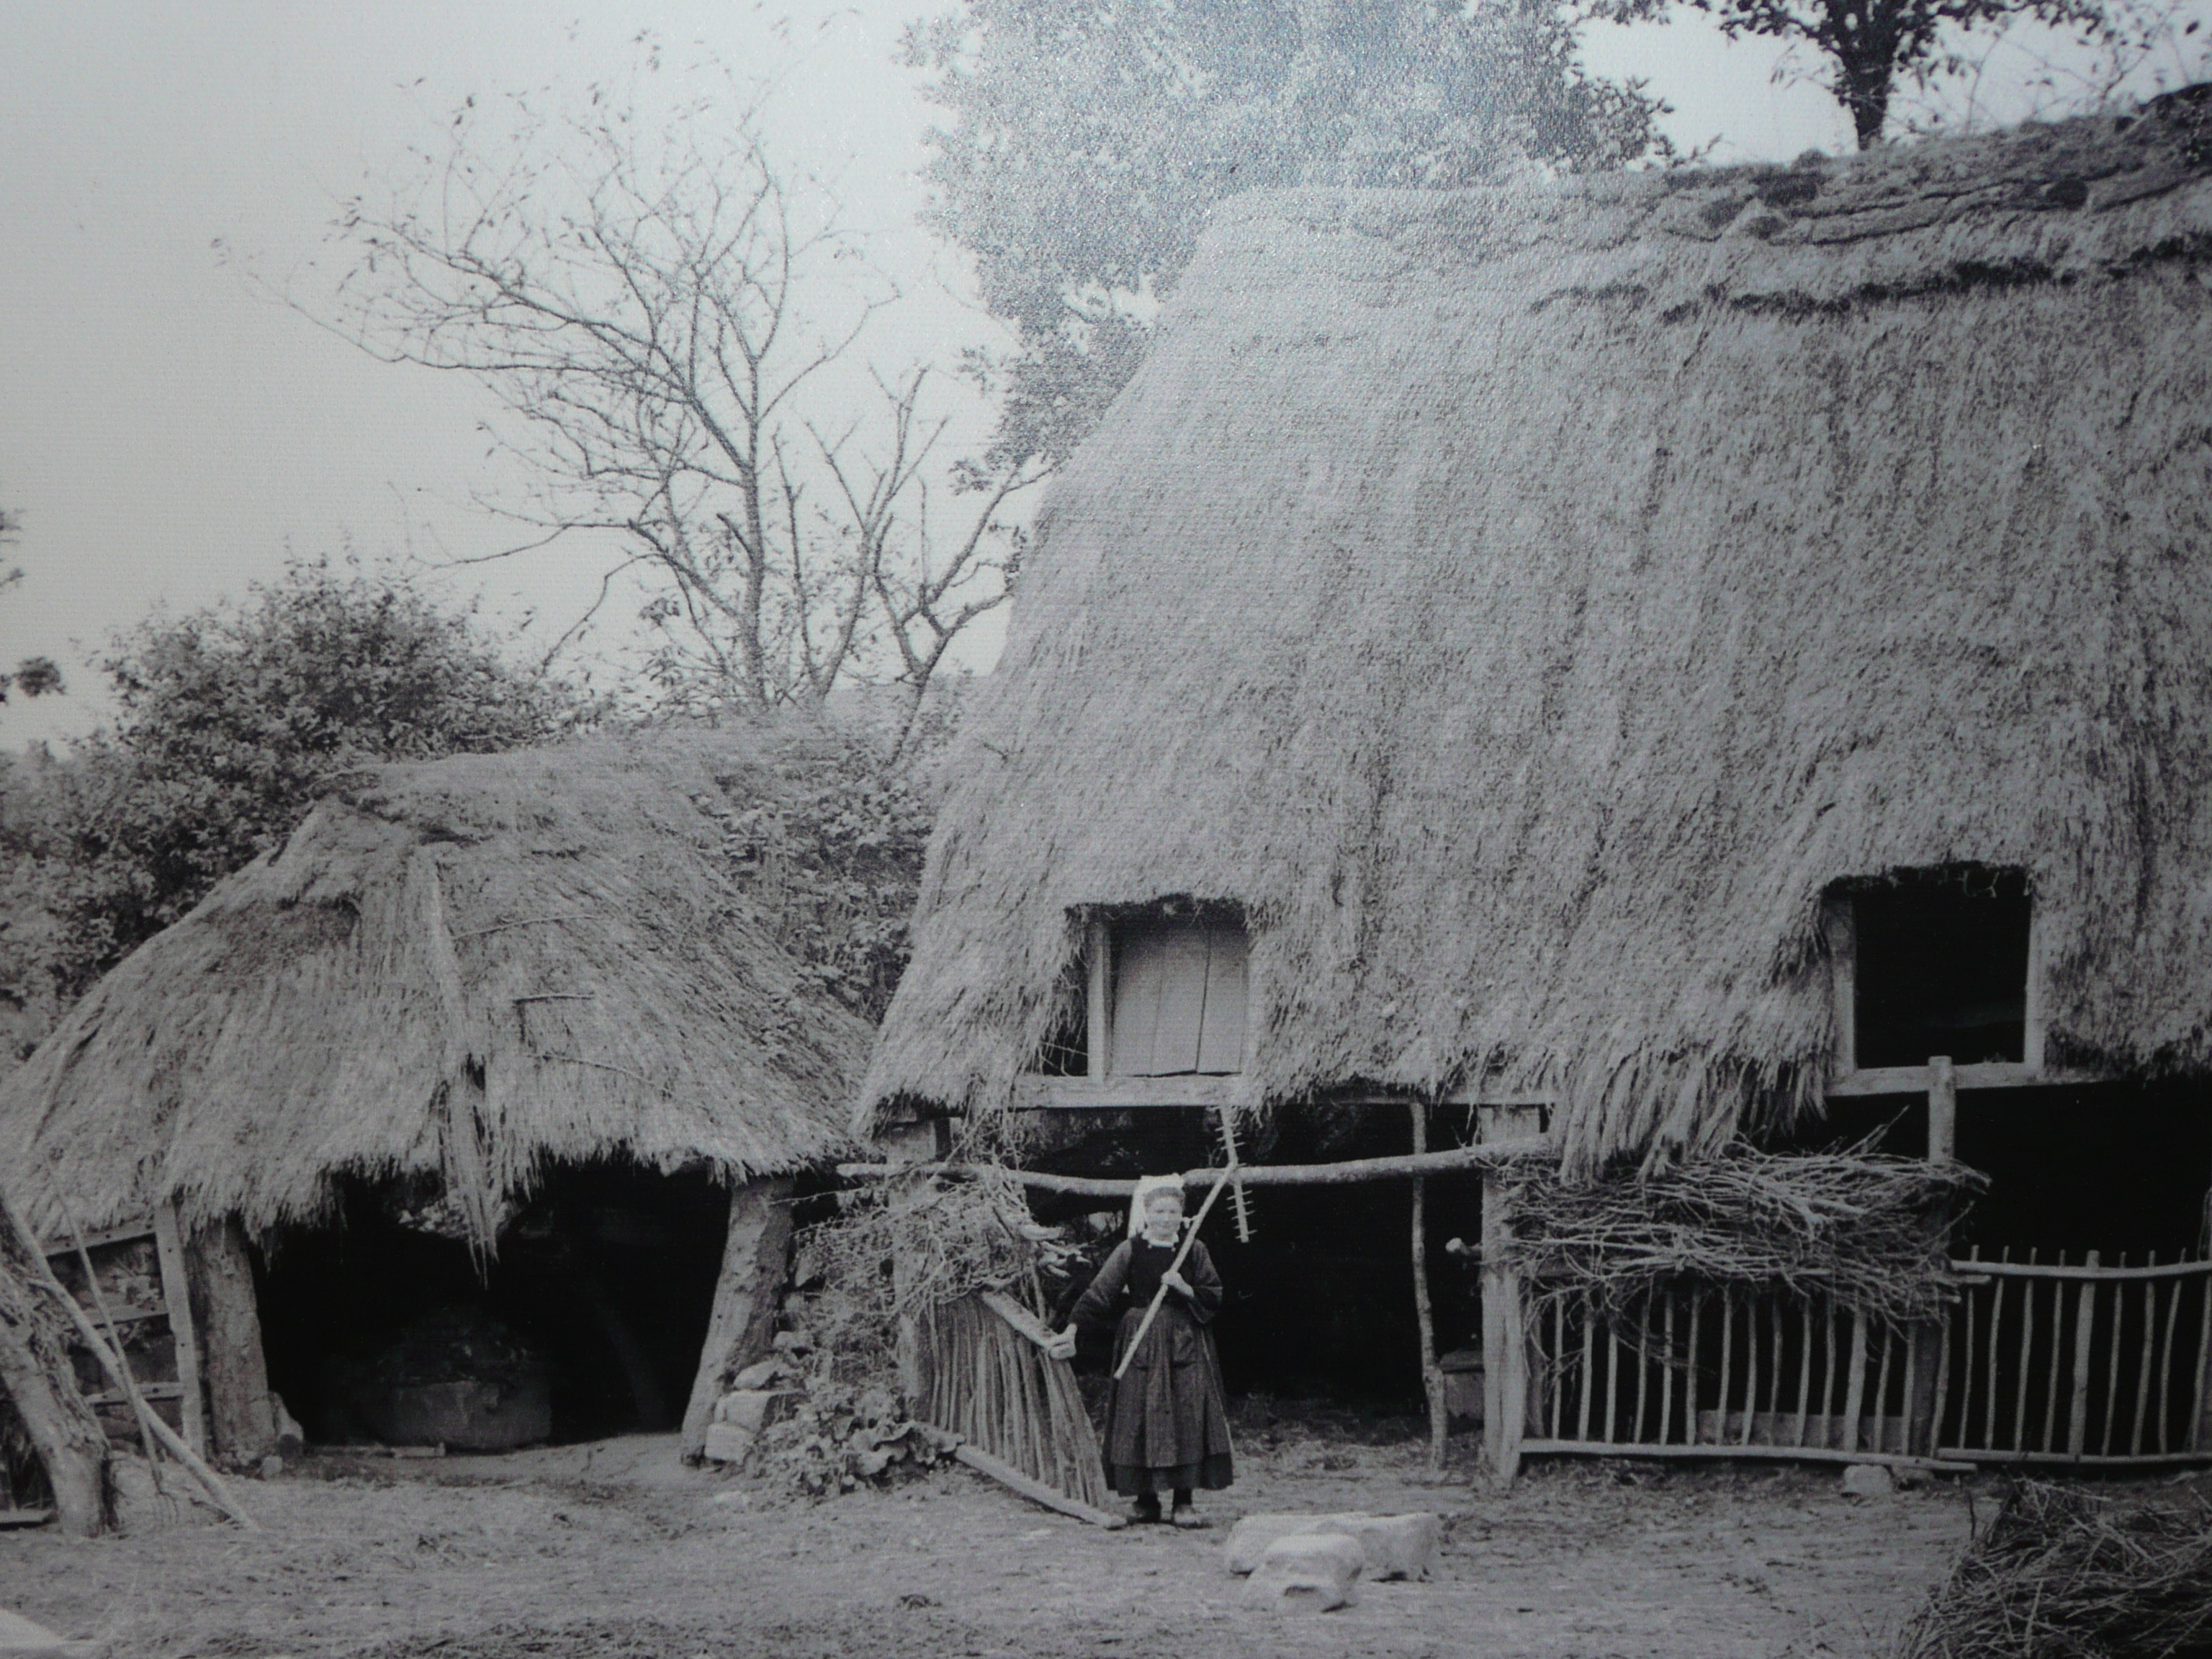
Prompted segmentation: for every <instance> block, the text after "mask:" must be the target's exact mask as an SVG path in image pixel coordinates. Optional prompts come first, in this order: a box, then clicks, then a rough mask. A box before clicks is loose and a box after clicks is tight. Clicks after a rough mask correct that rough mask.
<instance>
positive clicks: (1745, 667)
mask: <svg viewBox="0 0 2212 1659" xmlns="http://www.w3.org/2000/svg"><path fill="white" fill-rule="evenodd" d="M2208 175H2212V126H2199V127H2197V128H2196V129H2195V131H2193V132H2192V131H2191V129H2190V128H2189V127H2188V125H2186V124H2185V123H2184V122H2181V121H2179V120H2177V119H2173V118H2162V117H2160V118H2145V119H2142V120H2138V121H2136V122H2134V123H2132V124H2116V123H2113V122H2111V121H2103V122H2097V123H2087V122H2084V123H2077V124H2074V125H2065V126H2059V127H2051V128H2042V129H2033V130H2025V131H2019V132H2016V133H2013V134H2007V135H2001V136H1996V137H1985V138H1977V139H1972V140H1966V141H1955V142H1948V143H1931V144H1928V145H1925V146H1922V147H1917V148H1911V149H1893V150H1889V151H1886V152H1881V153H1878V154H1876V155H1873V156H1870V157H1867V158H1863V159H1855V160H1852V161H1841V162H1838V161H1819V162H1817V163H1808V164H1806V165H1802V166H1800V167H1791V168H1788V169H1771V168H1769V169H1739V170H1732V171H1712V170H1705V169H1689V170H1683V171H1679V172H1672V173H1643V174H1636V175H1629V176H1614V177H1608V178H1603V179H1588V180H1577V181H1571V182H1568V183H1565V184H1560V185H1525V186H1520V187H1514V188H1501V189H1495V190H1485V191H1473V192H1468V193H1453V194H1441V193H1439V194H1400V193H1381V192H1376V193H1361V192H1345V191H1332V192H1301V193H1291V194H1270V195H1263V196H1255V197H1248V198H1244V199H1243V200H1242V201H1241V202H1238V203H1234V204H1231V205H1230V206H1229V207H1228V208H1227V209H1225V210H1224V211H1223V213H1222V215H1221V216H1220V218H1219V219H1218V222H1217V224H1216V226H1215V228H1214V229H1213V230H1212V234H1211V235H1210V236H1209V238H1208V240H1206V243H1205V244H1204V246H1203V247H1202V249H1201V251H1200V254H1199V257H1198V259H1197V261H1196V263H1195V264H1194V267H1193V269H1192V270H1190V272H1189V273H1188V276H1186V278H1185V279H1184V281H1183V283H1182V287H1181V288H1180V289H1179V290H1178V296H1177V300H1176V303H1175V305H1174V307H1173V308H1172V310H1171V312H1170V315H1169V316H1168V318H1167V319H1165V320H1164V325H1163V328H1162V331H1161V337H1160V340H1159V342H1158V345H1157V347H1156V348H1155V349H1154V350H1153V352H1152V356H1151V357H1150V359H1149V360H1148V362H1147V363H1146V367H1145V368H1143V370H1142V371H1141V372H1140V374H1139V375H1138V377H1137V379H1136V380H1135V381H1134V382H1133V384H1132V385H1131V386H1130V387H1129V389H1128V390H1127V392H1126V393H1125V394H1124V395H1123V397H1122V398H1121V400H1120V402H1119V403H1118V404H1116V405H1115V408H1114V410H1112V412H1111V414H1110V415H1109V417H1108V420H1107V422H1106V423H1105V424H1104V426H1103V428H1102V429H1101V430H1100V431H1099V433H1098V434H1097V436H1096V437H1095V438H1094V439H1093V440H1092V441H1091V443H1090V444H1089V445H1088V447H1086V448H1085V449H1084V450H1083V451H1082V452H1081V453H1080V454H1079V456H1078V458H1077V459H1075V461H1074V462H1073V465H1071V466H1070V468H1069V469H1068V471H1067V472H1066V475H1065V476H1064V477H1062V479H1061V480H1060V483H1059V484H1058V485H1057V488H1056V489H1055V492H1054V495H1053V497H1052V499H1051V501H1049V503H1048V506H1047V507H1046V509H1045V512H1044V514H1043V520H1042V526H1041V528H1040V531H1039V537H1038V544H1037V548H1036V552H1035V553H1034V555H1033V556H1031V558H1030V561H1029V562H1027V564H1026V565H1025V568H1024V589H1023V592H1022V597H1021V601H1020V605H1019V612H1018V617H1016V621H1015V627H1014V629H1013V632H1012V638H1011V640H1010V642H1009V644H1008V647H1007V649H1006V657H1005V659H1004V662H1003V665H1002V667H1001V670H1000V673H999V674H998V675H997V676H996V677H995V679H996V682H997V684H995V685H994V686H993V687H990V688H987V690H986V694H985V696H984V697H983V698H982V699H981V700H980V701H981V708H979V709H978V710H977V711H976V714H975V716H974V717H973V720H972V723H971V730H970V740H969V744H968V747H967V750H966V755H967V767H968V769H967V772H966V775H965V778H964V781H963V782H962V783H961V784H960V785H959V786H958V787H957V790H956V792H955V793H954V794H953V796H952V798H951V800H950V802H949V804H948V805H947V807H946V809H945V811H944V813H943V815H942V817H941V818H940V820H939V827H938V831H937V838H936V841H935V842H934V844H933V851H932V856H931V866H930V872H929V875H928V877H927V880H926V883H925V890H924V894H923V899H922V903H921V909H920V911H919V913H918V915H917V925H916V931H915V957H914V962H913V965H912V967H911V969H909V972H908V976H907V979H906V981H905V982H904V984H903V985H902V988H901V991H900V993H899V995H898V998H897V1000H896V1002H895V1004H894V1006H893V1007H892V1009H891V1012H890V1017H889V1019H888V1021H887V1022H886V1025H885V1029H884V1033H883V1036H882V1040H881V1042H880V1044H879V1047H878V1057H877V1060H876V1062H875V1064H874V1067H873V1070H872V1074H871V1078H870V1081H869V1084H868V1086H867V1089H866V1099H867V1101H868V1103H870V1105H871V1106H874V1107H880V1106H881V1105H882V1104H883V1103H886V1102H888V1101H890V1100H892V1099H894V1098H896V1097H901V1096H906V1097H921V1098H927V1099H930V1100H933V1101H936V1102H939V1103H944V1104H946V1105H950V1106H952V1107H956V1108H961V1109H975V1108H985V1109H987V1108H989V1107H991V1106H992V1105H994V1104H996V1103H1002V1102H1004V1101H1006V1099H1007V1098H1009V1096H1010V1090H1011V1089H1012V1085H1013V1081H1014V1078H1015V1075H1016V1073H1018V1070H1020V1069H1021V1068H1022V1066H1024V1062H1025V1061H1026V1060H1028V1059H1029V1058H1030V1056H1031V1055H1032V1054H1034V1053H1035V1052H1036V1046H1037V1043H1038V1042H1039V1040H1040V1039H1041V1038H1042V1036H1044V1035H1045V1032H1046V1030H1047V1027H1048V1024H1049V1022H1050V1020H1051V1018H1052V1016H1053V1000H1054V986H1055V983H1056V982H1058V981H1060V975H1061V973H1062V969H1063V968H1064V967H1065V966H1066V964H1067V963H1069V962H1070V961H1071V960H1072V958H1073V954H1074V952H1075V951H1076V949H1077V945H1078V933H1079V930H1078V929H1077V927H1075V926H1074V925H1073V921H1072V915H1073V913H1074V912H1076V911H1077V910H1079V908H1081V907H1085V906H1092V905H1115V904H1137V903H1146V902H1152V901H1154V900H1157V899H1159V898H1161V897H1163V896H1170V895H1188V896H1192V897H1194V898H1196V899H1200V900H1208V901H1212V900H1219V901H1229V902H1238V903H1241V904H1243V906H1244V907H1245V908H1246V910H1247V912H1248V915H1249V921H1250V925H1251V927H1252V929H1253V947H1252V956H1251V974H1252V995H1253V1005H1252V1006H1253V1009H1254V1013H1255V1018H1256V1019H1257V1020H1258V1021H1259V1022H1260V1027H1259V1035H1258V1036H1257V1039H1256V1045H1257V1060H1256V1069H1255V1071H1253V1072H1251V1073H1248V1074H1247V1075H1246V1076H1245V1077H1244V1078H1243V1082H1242V1085H1241V1087H1242V1089H1243V1094H1244V1097H1245V1098H1246V1099H1248V1100H1249V1101H1250V1102H1252V1103H1261V1102H1264V1101H1268V1100H1277V1099H1284V1098H1291V1097H1299V1096H1301V1095H1303V1094H1304V1093H1305V1092H1306V1091H1311V1090H1315V1089H1317V1088H1320V1087H1323V1086H1327V1085H1340V1084H1349V1083H1352V1082H1355V1081H1357V1082H1360V1083H1365V1084H1382V1085H1405V1086H1407V1087H1411V1088H1418V1089H1424V1090H1425V1089H1429V1088H1432V1087H1438V1086H1449V1085H1464V1084H1466V1083H1468V1081H1469V1080H1470V1079H1478V1078H1482V1077H1483V1076H1484V1073H1485V1072H1486V1069H1487V1072H1488V1075H1487V1078H1486V1079H1485V1081H1486V1085H1495V1086H1499V1087H1503V1088H1510V1089H1516V1090H1518V1089H1548V1090H1551V1091H1553V1093H1554V1095H1555V1097H1556V1098H1557V1100H1558V1102H1559V1109H1560V1115H1559V1119H1558V1127H1559V1131H1560V1133H1561V1134H1562V1136H1563V1139H1564V1144H1565V1149H1566V1151H1567V1152H1568V1153H1569V1155H1570V1157H1571V1158H1572V1159H1574V1160H1576V1161H1577V1163H1579V1164H1582V1166H1583V1167H1588V1166H1589V1163H1590V1162H1591V1161H1593V1160H1595V1159H1596V1158H1601V1157H1604V1156H1609V1155H1613V1154H1618V1153H1643V1154H1650V1153H1651V1152H1654V1151H1657V1152H1662V1153H1663V1152H1667V1151H1668V1150H1669V1149H1681V1148H1690V1149H1694V1148H1698V1147H1701V1146H1711V1145H1713V1144H1715V1142H1716V1141H1717V1139H1719V1138H1721V1137H1723V1136H1724V1135H1726V1134H1727V1133H1729V1132H1730V1131H1731V1130H1732V1129H1733V1128H1734V1127H1736V1126H1737V1125H1738V1124H1739V1123H1740V1122H1741V1121H1744V1119H1745V1117H1746V1115H1747V1114H1754V1115H1755V1114H1759V1113H1764V1112H1770V1111H1771V1112H1778V1113H1780V1114H1782V1115H1789V1114H1790V1113H1792V1112H1794V1111H1795V1110H1796V1109H1801V1108H1802V1107H1804V1106H1806V1105H1808V1104H1810V1103H1812V1102H1814V1100H1816V1099H1817V1097H1818V1095H1819V1092H1820V1087H1821V1079H1822V1074H1823V1073H1824V1071H1825V1069H1826V1062H1827V1055H1828V1052H1829V1048H1830V1045H1831V1030H1830V1027H1831V1023H1832V1022H1831V1013H1830V1009H1829V1005H1828V999H1827V996H1826V988H1825V987H1826V972H1825V964H1824V962H1823V959H1822V951H1823V948H1824V947H1823V946H1822V945H1821V943H1820V935H1819V931H1818V927H1817V924H1816V918H1817V915H1818V909H1819V901H1820V896H1821V894H1822V892H1823V890H1824V889H1826V888H1827V887H1828V886H1829V885H1830V884H1832V883H1833V882H1835V881H1837V880H1838V879H1839V878H1852V877H1861V876H1866V875H1870V874H1877V873H1880V872H1884V871H1887V870H1889V869H1892V868H1893V867H1898V866H1925V865H1934V864H1939V863H1943V862H1947V861H1951V860H1982V861H1985V862H1988V863H1992V864H2000V865H2015V866H2025V867H2026V868H2027V871H2028V872H2030V873H2031V876H2032V878H2033V890H2034V894H2035V897H2036V901H2037V902H2038V904H2039V907H2040V915H2041V917H2042V922H2041V924H2040V926H2041V930H2042V946H2041V948H2042V949H2043V950H2044V951H2045V969H2046V974H2047V977H2048V1000H2047V1006H2046V1012H2047V1016H2048V1018H2049V1021H2050V1024H2051V1031H2052V1038H2053V1042H2054V1044H2055V1045H2056V1047H2057V1050H2058V1051H2059V1052H2061V1053H2063V1054H2071V1056H2072V1057H2074V1058H2075V1059H2077V1060H2100V1061H2103V1062H2108V1063H2112V1064H2115V1065H2121V1066H2189V1067H2201V1066H2204V1065H2205V1063H2206V1061H2207V1060H2208V1058H2212V1050H2209V1049H2208V1039H2207V1031H2206V1024H2207V1020H2208V1018H2209V1017H2212V176H2208Z"/></svg>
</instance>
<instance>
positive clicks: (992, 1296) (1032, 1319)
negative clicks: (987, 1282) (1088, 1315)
mask: <svg viewBox="0 0 2212 1659" xmlns="http://www.w3.org/2000/svg"><path fill="white" fill-rule="evenodd" d="M975 1294H976V1295H977V1296H979V1297H981V1298H982V1302H983V1305H984V1306H985V1307H987V1308H988V1309H989V1310H991V1311H992V1312H993V1313H994V1314H996V1315H998V1316H999V1317H1000V1318H1001V1319H1003V1320H1005V1321H1006V1323H1007V1324H1008V1325H1010V1326H1012V1328H1014V1330H1016V1331H1017V1332H1018V1333H1019V1334H1022V1335H1024V1336H1025V1337H1027V1338H1029V1340H1030V1341H1032V1342H1034V1343H1036V1345H1037V1346H1039V1347H1040V1348H1049V1347H1051V1346H1052V1345H1053V1344H1054V1342H1057V1341H1058V1340H1060V1334H1059V1333H1058V1332H1057V1331H1054V1330H1053V1329H1052V1328H1050V1327H1048V1325H1046V1323H1045V1322H1044V1321H1042V1319H1039V1318H1038V1317H1037V1316H1036V1315H1035V1314H1033V1313H1031V1312H1030V1310H1028V1309H1027V1308H1024V1306H1022V1304H1020V1303H1018V1302H1017V1301H1015V1300H1014V1298H1013V1297H1011V1296H1008V1295H1007V1294H1006V1292H1005V1291H977V1292H976V1293H975Z"/></svg>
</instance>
